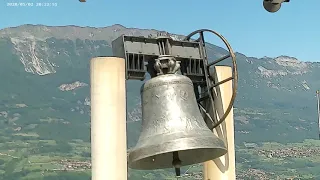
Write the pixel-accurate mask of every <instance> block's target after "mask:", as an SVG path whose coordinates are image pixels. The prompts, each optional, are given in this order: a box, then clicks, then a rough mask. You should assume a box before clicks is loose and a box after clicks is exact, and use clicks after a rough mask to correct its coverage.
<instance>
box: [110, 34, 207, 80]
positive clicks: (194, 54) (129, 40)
mask: <svg viewBox="0 0 320 180" xmlns="http://www.w3.org/2000/svg"><path fill="white" fill-rule="evenodd" d="M112 50H113V55H114V56H117V57H122V58H124V59H125V60H126V79H136V80H144V79H145V75H146V72H148V73H149V74H150V75H151V77H154V76H156V74H157V73H159V72H157V71H156V69H155V67H154V65H155V63H156V60H164V59H165V58H166V57H167V58H169V57H170V58H174V59H175V61H177V62H180V72H181V74H182V75H185V76H188V77H189V78H190V79H191V80H192V81H193V82H194V83H205V74H204V72H203V67H204V65H203V57H202V54H201V47H200V44H199V42H190V41H176V40H173V39H172V38H170V37H169V36H158V37H156V38H152V37H135V36H126V35H122V36H120V37H118V38H117V39H115V40H114V41H113V42H112Z"/></svg>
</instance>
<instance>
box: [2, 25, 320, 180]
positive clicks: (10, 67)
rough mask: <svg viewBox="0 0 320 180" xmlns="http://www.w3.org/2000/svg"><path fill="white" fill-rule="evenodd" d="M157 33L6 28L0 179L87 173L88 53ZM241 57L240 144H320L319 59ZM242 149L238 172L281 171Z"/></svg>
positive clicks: (133, 174)
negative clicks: (319, 108)
mask: <svg viewBox="0 0 320 180" xmlns="http://www.w3.org/2000/svg"><path fill="white" fill-rule="evenodd" d="M157 32H159V31H157V30H149V29H137V28H126V27H124V26H122V25H119V24H116V25H112V26H108V27H102V28H94V27H78V26H59V27H53V26H45V25H30V24H27V25H21V26H18V27H10V28H5V29H1V30H0V54H1V56H0V65H1V66H0V79H1V88H0V124H1V125H2V126H1V128H0V134H1V136H0V171H1V172H0V174H1V177H2V178H3V179H6V180H8V179H17V178H18V179H41V178H42V179H46V180H47V179H48V180H49V179H50V180H51V179H59V178H60V179H63V178H64V179H80V180H81V179H88V178H89V177H90V82H89V62H90V59H91V58H93V57H97V56H111V55H112V48H111V42H112V41H113V40H114V39H115V38H117V37H119V36H120V35H122V34H126V35H134V36H148V35H150V34H156V33H157ZM222 34H223V32H222ZM171 36H172V37H173V38H176V39H182V38H183V37H184V36H183V35H176V34H171ZM246 45H248V44H246ZM233 48H236V47H233ZM207 51H208V54H209V58H210V59H211V60H214V59H215V58H217V57H221V56H223V55H226V54H227V53H228V52H227V51H226V50H225V49H224V48H222V47H218V46H215V45H213V44H208V46H207ZM236 57H237V65H238V69H239V82H238V85H239V88H238V95H237V99H236V102H235V105H234V113H235V118H234V119H235V141H236V148H237V150H239V151H241V150H242V149H246V148H247V145H248V144H254V145H255V146H256V147H257V148H260V149H259V150H260V151H261V148H265V147H266V144H270V143H276V144H277V147H278V146H279V145H281V146H286V145H288V144H292V143H306V141H308V142H310V141H312V142H314V143H315V142H317V140H316V139H317V138H318V122H317V111H316V98H315V95H316V94H315V92H316V90H317V89H319V88H320V79H319V75H320V63H319V62H303V61H299V60H298V59H296V58H294V57H290V56H288V55H281V56H279V57H275V58H274V57H263V58H255V57H247V56H245V55H244V54H241V53H239V52H237V53H236ZM142 83H143V82H140V81H127V87H128V88H127V103H128V107H127V110H128V118H127V134H128V148H131V147H133V146H134V145H135V143H136V141H137V139H138V137H139V133H140V128H141V121H140V116H141V111H140V109H139V108H140V106H139V102H140V94H139V89H140V87H141V85H142ZM312 139H315V140H312ZM241 153H242V152H239V153H237V154H238V155H239V154H241ZM238 155H237V167H239V169H241V171H239V174H241V173H242V174H243V173H244V172H246V173H248V172H249V170H250V172H252V170H251V169H255V170H257V169H259V171H264V172H266V173H268V172H269V171H276V170H275V169H273V170H268V169H264V168H263V167H259V168H257V167H254V166H255V165H254V164H250V163H249V164H250V166H249V165H248V166H246V163H247V162H242V161H241V160H239V157H238ZM243 156H245V155H243ZM252 157H253V156H252ZM255 157H256V156H255ZM257 157H258V156H257ZM319 163H320V161H319ZM247 164H248V163H247ZM197 168H198V169H197ZM196 169H197V170H195V171H194V174H193V175H192V176H191V175H190V177H189V176H188V177H189V178H190V179H195V178H196V177H198V176H201V173H200V174H199V171H200V170H201V169H200V170H199V167H196ZM294 169H298V168H294ZM77 170H78V171H77ZM318 170H320V169H319V168H318ZM254 172H255V173H256V171H254ZM319 172H320V171H319ZM171 173H172V172H171V171H167V170H161V171H160V170H159V171H154V172H151V173H150V172H144V171H143V172H140V171H131V170H130V172H129V175H130V176H129V179H139V180H141V179H164V178H169V176H172V175H173V173H172V174H171ZM197 173H198V174H197ZM251 174H252V173H251ZM309 174H310V173H309ZM318 175H320V173H318ZM248 176H249V175H248ZM316 176H317V174H315V175H314V176H312V177H313V178H314V177H316ZM186 178H187V176H186Z"/></svg>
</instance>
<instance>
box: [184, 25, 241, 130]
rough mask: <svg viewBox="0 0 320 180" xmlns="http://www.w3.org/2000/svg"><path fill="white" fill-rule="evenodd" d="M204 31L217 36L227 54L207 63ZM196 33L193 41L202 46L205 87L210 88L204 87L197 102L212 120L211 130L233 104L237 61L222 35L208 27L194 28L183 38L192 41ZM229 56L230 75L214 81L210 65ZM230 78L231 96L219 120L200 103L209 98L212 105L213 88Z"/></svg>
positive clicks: (236, 80)
mask: <svg viewBox="0 0 320 180" xmlns="http://www.w3.org/2000/svg"><path fill="white" fill-rule="evenodd" d="M204 32H210V33H213V34H214V35H216V36H218V37H219V38H220V39H221V40H222V41H223V43H224V44H225V46H226V47H227V49H228V51H229V54H227V55H225V56H223V57H221V58H219V59H217V60H215V61H213V62H211V63H209V61H208V56H207V53H206V48H205V46H206V45H205V43H206V42H205V40H204ZM196 34H199V38H198V39H197V40H195V42H199V43H200V45H201V47H202V53H203V55H202V57H203V60H204V67H206V68H204V73H205V77H206V85H207V87H210V88H206V89H207V95H206V96H204V97H200V98H199V99H198V104H199V107H200V110H201V111H202V112H204V114H205V115H206V116H207V117H208V118H209V119H210V120H211V121H212V126H211V127H209V128H210V129H211V130H212V129H214V128H216V127H217V126H219V125H220V124H221V123H222V122H223V121H224V120H225V119H226V117H227V116H228V114H229V113H230V111H231V109H232V107H233V104H234V101H235V98H236V94H237V85H238V70H237V63H236V56H235V54H234V52H233V50H232V48H231V45H230V44H229V43H228V41H227V40H226V39H225V38H224V37H223V36H222V35H220V34H219V33H217V32H216V31H213V30H210V29H199V30H196V31H194V32H192V33H190V34H189V35H188V36H186V37H185V38H184V40H185V41H192V40H191V38H192V37H193V36H195V35H196ZM230 57H231V61H232V77H229V78H227V79H224V80H222V81H220V82H214V79H213V78H212V77H211V76H210V67H212V66H214V65H216V64H218V63H219V62H222V61H224V60H226V59H228V58H230ZM230 80H233V90H232V96H231V99H230V102H229V106H228V107H227V108H226V110H225V113H224V114H223V116H222V117H221V118H219V120H217V119H216V118H215V117H214V118H213V117H211V116H210V115H209V113H207V110H206V109H205V107H203V105H202V104H201V102H203V101H205V100H208V99H209V102H210V103H211V105H212V106H211V107H214V98H213V96H212V93H213V89H214V88H216V87H217V86H219V85H221V84H223V83H226V82H228V81H230Z"/></svg>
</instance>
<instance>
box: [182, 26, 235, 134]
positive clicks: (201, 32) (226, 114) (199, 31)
mask: <svg viewBox="0 0 320 180" xmlns="http://www.w3.org/2000/svg"><path fill="white" fill-rule="evenodd" d="M203 32H210V33H213V34H215V35H216V36H218V37H219V38H220V39H221V40H222V41H223V43H224V44H225V45H226V47H227V49H228V51H229V53H230V57H231V60H232V74H233V90H232V96H231V99H230V102H229V105H228V107H227V109H226V110H225V113H224V114H223V116H222V117H221V118H219V120H218V121H217V122H216V123H214V122H213V124H212V126H213V129H214V128H216V127H217V126H219V125H220V124H221V123H222V122H223V121H224V120H225V119H226V117H227V116H228V115H229V113H230V111H231V109H232V107H233V104H234V102H235V99H236V94H237V85H238V71H237V63H236V56H235V54H234V52H233V50H232V48H231V46H230V44H229V43H228V41H227V40H226V39H225V38H224V37H223V36H222V35H220V34H219V33H217V32H216V31H213V30H210V29H199V30H196V31H194V32H192V33H190V34H189V35H188V36H186V37H185V38H184V40H185V41H190V39H191V37H193V36H194V35H196V34H200V35H203ZM200 37H201V36H200ZM202 37H203V36H202ZM203 38H204V37H203ZM208 75H209V74H208ZM223 83H225V82H223ZM223 83H222V84H223ZM218 86H219V85H218ZM209 97H212V96H211V95H210V96H209ZM211 100H212V101H211V102H213V99H211ZM212 107H214V106H212Z"/></svg>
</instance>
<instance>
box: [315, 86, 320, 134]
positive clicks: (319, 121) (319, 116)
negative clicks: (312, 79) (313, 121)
mask: <svg viewBox="0 0 320 180" xmlns="http://www.w3.org/2000/svg"><path fill="white" fill-rule="evenodd" d="M319 93H320V92H319V90H317V91H316V94H317V106H318V108H317V111H318V134H319V139H320V100H319Z"/></svg>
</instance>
